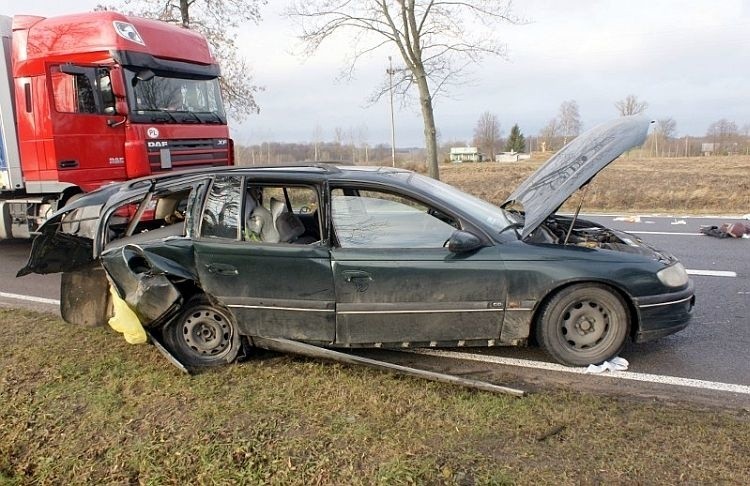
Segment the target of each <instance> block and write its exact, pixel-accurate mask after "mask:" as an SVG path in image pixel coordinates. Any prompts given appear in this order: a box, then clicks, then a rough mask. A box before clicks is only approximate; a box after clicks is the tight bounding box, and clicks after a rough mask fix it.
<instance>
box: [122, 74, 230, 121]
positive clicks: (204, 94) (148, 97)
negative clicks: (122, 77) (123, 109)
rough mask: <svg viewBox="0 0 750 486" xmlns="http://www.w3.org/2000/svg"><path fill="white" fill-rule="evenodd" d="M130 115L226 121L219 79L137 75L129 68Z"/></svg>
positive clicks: (145, 118) (134, 117) (140, 118)
mask: <svg viewBox="0 0 750 486" xmlns="http://www.w3.org/2000/svg"><path fill="white" fill-rule="evenodd" d="M125 72H126V82H127V85H128V91H129V95H130V96H129V104H130V112H131V119H132V120H133V121H134V122H143V123H155V122H159V123H220V124H225V123H226V115H225V113H224V106H223V105H222V102H221V90H220V88H219V80H218V79H217V78H213V79H190V78H184V77H177V76H172V75H169V74H166V73H159V74H155V75H153V77H150V78H147V79H138V77H137V72H136V71H134V70H130V69H128V70H126V71H125Z"/></svg>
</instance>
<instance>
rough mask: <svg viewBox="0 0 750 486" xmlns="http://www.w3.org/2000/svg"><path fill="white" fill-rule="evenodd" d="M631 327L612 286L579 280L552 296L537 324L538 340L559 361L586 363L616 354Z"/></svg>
mask: <svg viewBox="0 0 750 486" xmlns="http://www.w3.org/2000/svg"><path fill="white" fill-rule="evenodd" d="M629 329H630V318H629V314H628V309H627V306H626V305H625V302H624V301H623V300H622V298H621V297H620V296H619V295H618V294H617V293H615V292H614V291H613V290H611V289H610V288H609V287H607V286H605V285H600V284H593V283H592V284H578V285H572V286H570V287H566V288H564V289H562V290H560V291H558V292H557V293H556V294H554V295H553V296H552V298H551V299H550V300H549V302H547V303H546V304H545V305H544V307H543V308H542V310H541V312H540V315H539V319H538V321H537V324H536V338H537V341H538V342H539V344H540V345H541V346H542V347H543V348H544V349H545V351H547V353H548V354H549V355H550V356H551V357H552V358H554V359H555V360H556V361H558V362H560V363H562V364H566V365H571V366H583V365H588V364H596V363H601V362H603V361H605V360H608V359H610V358H613V357H614V356H616V355H617V353H619V352H620V350H621V349H622V347H623V346H624V345H625V339H626V338H627V336H628V332H629Z"/></svg>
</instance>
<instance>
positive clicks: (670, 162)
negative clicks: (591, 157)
mask: <svg viewBox="0 0 750 486" xmlns="http://www.w3.org/2000/svg"><path fill="white" fill-rule="evenodd" d="M541 163H542V160H533V161H527V162H520V163H514V164H499V163H481V164H468V163H467V164H460V165H444V166H441V178H442V179H443V180H444V181H445V182H448V183H449V184H453V185H455V186H457V187H459V188H461V189H463V190H465V191H467V192H470V193H472V194H475V195H477V196H479V197H481V198H483V199H487V200H488V201H491V202H494V203H496V204H500V203H502V202H503V201H504V200H505V199H506V198H507V196H508V195H509V194H510V193H511V191H512V190H513V189H514V188H515V187H516V186H517V185H518V184H520V183H521V182H522V181H523V180H524V179H525V178H526V177H528V176H529V175H530V174H531V173H532V172H533V171H534V170H536V168H537V167H539V165H541ZM577 203H578V199H577V198H575V197H574V198H572V200H571V202H568V203H567V204H566V206H564V209H567V210H572V209H573V208H574V206H575V205H576V204H577ZM583 208H584V211H617V212H664V213H670V214H685V213H690V214H746V213H748V212H750V157H747V156H735V157H690V158H685V157H682V158H651V159H640V158H629V157H628V156H627V155H626V156H623V157H621V158H620V159H618V160H616V161H615V162H613V163H612V164H611V165H610V166H609V167H607V168H606V169H604V170H603V171H602V172H601V173H600V174H599V175H598V176H597V177H596V178H595V179H594V181H593V182H592V183H591V185H590V186H589V189H588V194H587V195H586V202H585V203H584V206H583Z"/></svg>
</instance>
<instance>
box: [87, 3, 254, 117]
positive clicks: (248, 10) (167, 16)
mask: <svg viewBox="0 0 750 486" xmlns="http://www.w3.org/2000/svg"><path fill="white" fill-rule="evenodd" d="M265 4H266V0H118V5H119V7H121V10H122V11H124V12H125V13H127V14H129V15H138V16H141V17H147V18H152V19H158V20H161V21H163V22H169V23H173V24H178V25H181V26H182V27H185V28H186V29H193V30H195V31H197V32H200V33H201V34H202V35H203V36H204V37H206V39H207V40H208V43H209V44H210V45H211V48H212V50H213V53H214V56H216V58H217V59H218V61H219V64H220V65H221V72H222V76H221V78H220V79H219V83H220V84H221V91H222V94H223V96H224V101H225V102H226V103H227V108H228V110H227V111H228V112H229V114H230V115H231V116H232V117H233V118H235V119H237V120H242V119H244V118H246V117H247V116H248V115H250V114H253V113H258V112H259V111H260V108H259V107H258V104H257V102H256V101H255V94H256V93H258V91H260V90H262V88H261V87H259V86H256V85H255V84H253V77H252V76H251V75H250V68H249V66H248V65H247V62H246V61H245V60H244V59H243V58H242V56H241V55H240V54H239V51H238V49H237V44H236V43H235V39H236V37H237V29H238V28H239V26H240V24H242V23H244V22H252V23H258V22H259V21H260V19H261V15H260V8H261V6H263V5H265ZM96 8H97V10H118V9H119V8H118V7H117V6H109V5H98V6H97V7H96Z"/></svg>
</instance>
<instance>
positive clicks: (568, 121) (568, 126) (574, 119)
mask: <svg viewBox="0 0 750 486" xmlns="http://www.w3.org/2000/svg"><path fill="white" fill-rule="evenodd" d="M558 119H559V121H558V127H559V129H560V135H562V137H563V145H565V144H567V143H568V141H570V140H572V139H574V138H576V137H577V136H578V135H579V134H580V133H581V114H580V113H579V112H578V103H576V101H575V100H570V101H563V102H562V104H560V114H559V115H558Z"/></svg>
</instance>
